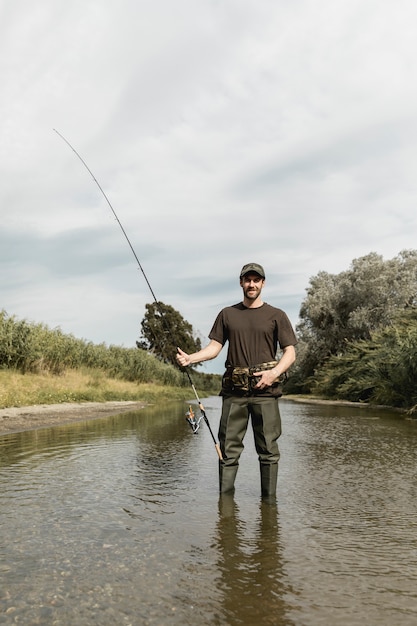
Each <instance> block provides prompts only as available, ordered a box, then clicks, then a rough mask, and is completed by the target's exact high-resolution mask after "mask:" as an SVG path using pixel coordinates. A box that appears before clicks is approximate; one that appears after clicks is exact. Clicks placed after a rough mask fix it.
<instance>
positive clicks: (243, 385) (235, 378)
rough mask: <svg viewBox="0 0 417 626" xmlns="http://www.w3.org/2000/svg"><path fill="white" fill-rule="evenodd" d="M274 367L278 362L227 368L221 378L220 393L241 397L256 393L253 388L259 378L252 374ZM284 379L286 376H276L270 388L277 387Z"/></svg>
mask: <svg viewBox="0 0 417 626" xmlns="http://www.w3.org/2000/svg"><path fill="white" fill-rule="evenodd" d="M276 365H278V361H268V362H267V363H260V364H259V365H254V367H227V368H226V371H225V373H224V375H223V378H222V391H224V392H225V393H239V394H242V395H245V394H253V393H256V392H257V391H258V389H255V386H256V385H257V384H258V382H259V376H254V374H255V373H256V372H264V371H265V370H271V369H273V368H274V367H275V366H276ZM286 379H287V375H286V374H281V376H278V377H277V378H276V380H275V381H274V382H273V383H272V385H271V386H270V388H271V389H273V388H276V387H278V386H279V385H280V384H282V383H283V382H284V381H285V380H286ZM259 391H261V390H259ZM263 391H264V390H263Z"/></svg>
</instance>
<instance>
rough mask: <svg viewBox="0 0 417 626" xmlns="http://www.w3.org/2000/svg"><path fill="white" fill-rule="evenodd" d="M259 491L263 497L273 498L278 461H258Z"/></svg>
mask: <svg viewBox="0 0 417 626" xmlns="http://www.w3.org/2000/svg"><path fill="white" fill-rule="evenodd" d="M259 467H260V470H261V493H262V497H263V498H271V497H272V498H274V497H275V496H276V492H277V481H278V463H268V464H265V463H260V465H259Z"/></svg>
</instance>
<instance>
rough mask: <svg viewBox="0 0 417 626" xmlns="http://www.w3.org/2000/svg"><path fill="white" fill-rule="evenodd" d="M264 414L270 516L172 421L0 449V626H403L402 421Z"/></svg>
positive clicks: (411, 447) (247, 479) (335, 411)
mask: <svg viewBox="0 0 417 626" xmlns="http://www.w3.org/2000/svg"><path fill="white" fill-rule="evenodd" d="M204 406H205V408H206V412H207V415H208V417H209V419H210V422H211V425H212V428H213V430H214V432H216V431H217V426H218V419H219V411H220V399H219V398H216V397H212V398H208V399H206V400H205V402H204ZM280 407H281V416H282V422H283V435H282V437H281V439H280V450H281V461H280V472H279V480H278V498H277V503H276V504H274V503H266V502H262V501H261V499H260V479H259V470H258V466H257V459H256V454H255V450H254V446H253V441H252V436H251V432H250V431H248V434H247V436H246V440H245V444H246V446H245V450H244V453H243V455H242V460H241V465H240V468H239V473H238V478H237V481H236V492H235V495H234V497H233V496H222V497H219V495H218V484H217V480H218V479H217V455H216V452H215V449H214V445H213V441H212V439H211V437H210V434H209V432H208V429H207V427H206V425H205V424H204V423H203V424H202V426H201V428H200V431H199V433H198V434H197V435H193V433H192V431H191V429H190V428H189V426H188V424H187V422H186V420H185V419H184V415H185V410H186V407H185V406H184V404H183V403H175V404H170V405H165V406H159V407H150V408H148V409H145V410H142V411H138V412H135V413H128V414H123V415H120V416H117V417H111V418H104V419H99V420H93V421H90V422H80V423H77V424H72V425H65V426H60V427H55V428H45V429H40V430H36V431H28V432H22V433H15V434H10V435H5V436H2V437H0V624H15V623H17V624H26V625H29V624H30V625H34V624H42V625H62V626H68V625H74V626H91V625H95V624H97V625H99V626H107V625H108V626H115V625H117V626H123V625H129V624H131V625H133V626H142V625H149V626H171V625H172V626H174V625H180V624H181V625H182V626H188V625H190V626H191V625H193V626H198V625H200V624H201V625H205V626H206V625H219V626H220V625H222V626H223V625H230V626H235V625H242V626H254V625H255V624H265V625H271V626H322V625H325V626H339V625H340V626H354V625H360V626H364V625H366V626H373V625H375V626H376V625H377V624H378V625H382V626H392V625H393V624H395V625H396V626H408V625H410V626H415V624H416V623H417V487H416V467H417V463H416V461H417V421H415V420H408V419H406V418H404V416H400V415H397V414H393V413H390V412H385V411H378V410H371V409H365V408H352V407H336V406H328V405H327V406H321V405H313V404H301V403H295V402H291V401H290V400H282V401H281V404H280ZM196 412H197V413H198V411H196Z"/></svg>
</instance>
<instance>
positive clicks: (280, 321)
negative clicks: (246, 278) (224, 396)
mask: <svg viewBox="0 0 417 626" xmlns="http://www.w3.org/2000/svg"><path fill="white" fill-rule="evenodd" d="M209 338H210V339H214V340H215V341H218V342H219V343H221V344H222V345H224V344H225V343H226V341H228V342H229V347H228V352H227V359H226V367H229V366H233V367H254V366H255V365H259V364H260V363H267V362H268V361H273V360H274V359H275V357H276V354H277V350H278V348H281V349H282V348H286V347H287V346H294V345H295V344H296V343H297V339H296V337H295V333H294V330H293V328H292V326H291V322H290V320H289V319H288V317H287V315H286V313H284V311H282V310H281V309H277V308H276V307H273V306H271V305H269V304H267V303H266V302H264V303H263V305H262V306H260V307H258V308H257V309H248V308H247V307H246V306H245V305H244V304H243V303H242V302H240V303H239V304H234V305H233V306H229V307H226V308H225V309H223V310H222V311H220V313H219V314H218V316H217V318H216V321H215V322H214V324H213V328H212V329H211V331H210V334H209Z"/></svg>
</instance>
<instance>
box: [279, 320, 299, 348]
mask: <svg viewBox="0 0 417 626" xmlns="http://www.w3.org/2000/svg"><path fill="white" fill-rule="evenodd" d="M278 343H279V345H280V348H281V349H283V348H286V347H287V346H295V345H296V343H297V337H296V336H295V332H294V329H293V327H292V324H291V322H290V320H289V318H288V315H287V314H286V313H284V311H280V316H279V320H278Z"/></svg>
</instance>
